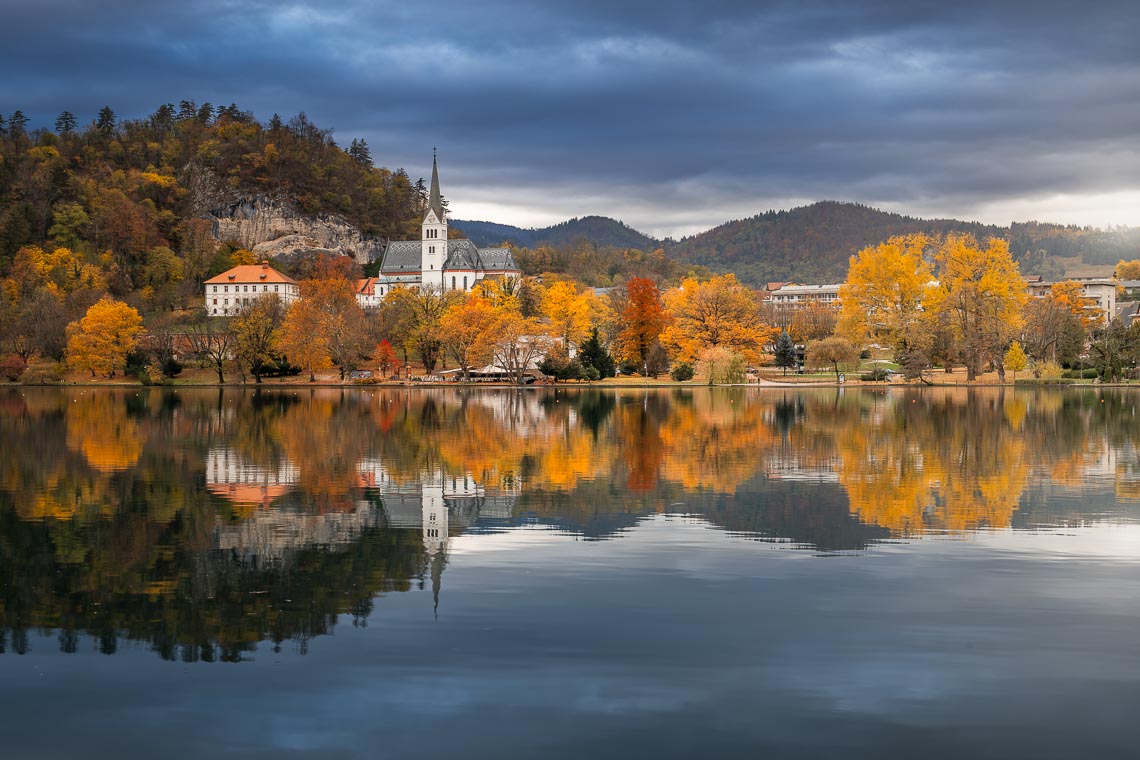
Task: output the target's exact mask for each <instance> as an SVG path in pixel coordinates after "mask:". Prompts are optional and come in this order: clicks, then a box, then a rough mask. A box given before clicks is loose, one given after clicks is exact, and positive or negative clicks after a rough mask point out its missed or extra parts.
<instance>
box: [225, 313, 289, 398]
mask: <svg viewBox="0 0 1140 760" xmlns="http://www.w3.org/2000/svg"><path fill="white" fill-rule="evenodd" d="M284 321H285V307H284V305H283V304H282V303H281V300H280V299H279V298H277V297H276V296H275V295H274V294H272V293H270V294H266V295H263V296H260V297H258V298H256V299H254V300H253V301H251V302H250V303H248V304H243V305H242V307H241V310H240V311H239V312H238V314H237V316H236V317H234V318H233V320H232V321H231V322H230V329H231V330H232V331H233V335H234V355H235V358H236V359H237V364H238V368H239V369H241V370H242V373H243V375H244V373H245V370H246V369H248V370H249V371H250V372H251V373H252V374H253V378H254V382H257V383H260V382H261V376H262V374H263V373H264V372H265V370H266V368H267V367H268V366H269V365H271V364H273V363H274V362H276V361H277V357H278V355H279V353H280V345H279V339H280V328H281V324H282V323H283V322H284Z"/></svg>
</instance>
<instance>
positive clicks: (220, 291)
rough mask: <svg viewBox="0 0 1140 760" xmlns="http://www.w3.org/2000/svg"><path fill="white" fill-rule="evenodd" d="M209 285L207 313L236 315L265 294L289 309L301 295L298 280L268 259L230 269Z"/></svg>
mask: <svg viewBox="0 0 1140 760" xmlns="http://www.w3.org/2000/svg"><path fill="white" fill-rule="evenodd" d="M205 287H206V313H207V314H209V315H210V316H217V317H232V316H234V315H235V314H237V313H238V312H239V311H240V310H241V308H242V307H243V306H245V305H247V304H250V303H253V302H254V301H256V300H257V299H258V298H260V297H261V296H264V295H274V296H276V297H277V298H279V299H281V301H282V302H283V303H284V304H285V306H286V308H288V307H289V306H290V305H291V304H292V303H293V302H294V301H296V300H297V299H298V298H300V297H301V289H300V287H299V286H298V285H297V281H296V280H294V279H293V278H291V277H286V276H285V275H283V274H281V273H280V272H278V271H277V270H276V269H274V268H273V267H271V266H269V262H268V261H263V262H261V263H260V264H243V265H240V266H236V267H234V268H233V269H228V270H226V271H225V272H222V273H221V274H219V275H217V276H216V277H211V278H210V279H208V280H206V282H205Z"/></svg>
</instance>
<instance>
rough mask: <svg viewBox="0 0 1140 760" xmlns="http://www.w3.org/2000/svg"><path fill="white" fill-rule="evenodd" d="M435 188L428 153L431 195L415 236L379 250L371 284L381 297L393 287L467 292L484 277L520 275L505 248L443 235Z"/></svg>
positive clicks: (434, 171) (436, 174)
mask: <svg viewBox="0 0 1140 760" xmlns="http://www.w3.org/2000/svg"><path fill="white" fill-rule="evenodd" d="M441 198H442V196H441V195H440V192H439V168H438V166H437V162H436V158H435V155H434V152H433V155H432V161H431V194H430V196H429V199H428V209H427V214H426V215H425V216H424V221H423V225H422V228H421V233H420V239H419V240H393V241H390V242H389V243H388V246H387V247H386V248H385V249H384V258H383V260H382V261H381V264H380V277H379V278H377V281H376V285H375V287H376V289H377V290H378V291H379V296H380V297H381V298H383V297H384V296H385V295H387V294H388V293H390V292H391V290H392V288H394V287H399V286H402V287H406V288H410V287H416V288H422V287H430V288H434V289H436V290H439V291H441V292H442V291H446V290H462V291H470V290H471V289H472V288H474V287H475V283H477V282H479V281H481V280H485V279H487V278H489V277H518V276H520V275H521V274H522V272H521V270H519V268H518V265H516V264H515V259H514V257H513V256H512V255H511V251H510V249H509V248H479V247H478V246H476V245H475V244H474V243H472V242H471V241H470V240H464V239H457V240H448V238H447V212H446V211H445V210H444V208H443V203H442V200H441Z"/></svg>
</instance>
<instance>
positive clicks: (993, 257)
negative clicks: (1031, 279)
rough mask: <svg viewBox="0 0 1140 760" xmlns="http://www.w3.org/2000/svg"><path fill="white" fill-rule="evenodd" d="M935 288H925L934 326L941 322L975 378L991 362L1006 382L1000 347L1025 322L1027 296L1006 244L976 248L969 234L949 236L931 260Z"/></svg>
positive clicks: (995, 241) (996, 242) (969, 376)
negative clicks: (952, 337) (934, 262)
mask: <svg viewBox="0 0 1140 760" xmlns="http://www.w3.org/2000/svg"><path fill="white" fill-rule="evenodd" d="M935 261H936V264H937V268H938V272H937V274H938V285H937V286H935V287H931V288H929V289H928V291H927V294H926V301H925V303H924V309H925V311H924V313H925V315H927V318H928V319H929V320H930V321H931V322H933V321H936V320H938V319H941V318H945V320H946V322H947V323H948V324H949V326H950V328H951V330H952V331H953V334H954V339H955V341H956V343H957V344H958V347H959V348H960V350H961V354H962V357H963V359H964V360H965V364H966V377H967V379H968V380H974V379H976V378H977V376H978V372H979V371H980V369H981V367H982V365H983V364H985V363H986V362H988V361H993V362H994V363H995V364H996V365H997V369H998V376H999V377H1000V378H1001V379H1002V380H1004V379H1005V365H1004V364H1003V363H1002V359H1003V356H1002V348H1003V347H1004V346H1005V345H1007V344H1008V343H1009V341H1010V339H1011V338H1013V336H1014V335H1016V334H1017V331H1018V330H1019V329H1020V328H1021V326H1022V324H1023V317H1022V307H1024V306H1025V302H1026V300H1027V299H1028V298H1029V294H1028V293H1027V292H1026V288H1025V282H1024V281H1023V280H1022V279H1021V273H1020V272H1019V271H1018V268H1017V262H1015V261H1014V260H1013V257H1011V256H1010V255H1009V243H1007V242H1006V241H1004V240H998V239H996V238H991V239H990V240H989V241H987V243H986V245H985V246H984V247H983V246H979V245H978V243H977V241H976V240H975V239H974V238H973V236H971V235H949V236H947V238H946V239H945V240H944V241H943V243H942V245H941V246H940V247H939V249H938V252H937V254H936V256H935Z"/></svg>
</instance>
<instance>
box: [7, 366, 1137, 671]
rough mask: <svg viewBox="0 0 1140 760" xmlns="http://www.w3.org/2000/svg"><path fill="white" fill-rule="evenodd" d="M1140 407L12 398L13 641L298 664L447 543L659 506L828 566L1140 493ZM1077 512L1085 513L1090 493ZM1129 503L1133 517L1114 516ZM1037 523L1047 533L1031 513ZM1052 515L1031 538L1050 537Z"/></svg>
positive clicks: (1046, 400)
mask: <svg viewBox="0 0 1140 760" xmlns="http://www.w3.org/2000/svg"><path fill="white" fill-rule="evenodd" d="M1138 398H1140V396H1137V395H1136V394H1133V393H1131V392H1127V391H1121V392H1099V393H1097V392H1091V391H1075V390H1074V391H1047V392H1046V391H1042V392H1023V391H1020V390H1019V391H1016V392H1015V391H1011V390H999V389H992V390H971V389H963V388H946V389H923V390H907V389H895V390H891V391H886V390H883V391H864V392H858V391H856V392H850V391H838V392H837V391H835V390H820V391H804V392H799V391H793V390H788V391H784V390H780V391H773V390H759V389H746V388H733V389H705V388H692V389H689V388H683V389H669V390H640V389H639V390H621V391H609V390H606V391H603V390H591V389H585V390H580V391H579V390H561V389H558V390H538V389H527V390H521V391H520V390H512V389H494V390H492V389H487V390H466V389H448V390H440V389H416V390H411V389H372V390H355V389H352V390H349V389H345V390H339V389H336V390H332V389H319V390H317V389H298V390H284V389H283V390H277V391H268V390H265V391H260V392H257V393H244V392H238V391H232V390H224V391H210V390H201V391H199V390H180V391H177V392H175V391H157V390H156V391H146V390H118V389H114V390H113V389H94V390H92V389H88V390H84V391H69V390H52V389H12V390H5V391H3V392H2V393H0V450H3V452H4V457H3V461H2V462H0V577H2V578H6V579H8V582H7V583H5V584H4V585H3V590H2V594H3V596H2V597H0V650H12V651H15V652H20V651H23V650H24V649H25V648H26V647H27V640H28V635H27V632H28V631H29V630H31V629H45V630H54V631H56V632H57V633H58V638H59V645H60V648H61V649H62V650H64V651H74V650H75V649H76V648H77V647H78V646H79V642H80V641H81V639H82V638H83V637H93V638H94V639H95V640H96V642H97V646H98V648H99V649H100V650H101V651H104V652H108V653H110V652H114V651H115V650H116V648H117V647H118V646H119V642H120V641H121V640H124V639H126V640H132V641H140V642H146V643H147V644H149V645H150V646H151V647H153V648H154V650H155V651H156V652H158V653H159V654H160V655H161V656H162V657H164V658H168V659H182V660H188V661H194V660H206V661H210V660H238V659H241V658H242V657H243V656H244V655H245V654H246V653H248V652H250V651H252V650H253V649H254V648H255V646H256V645H257V644H258V643H259V642H261V641H271V642H273V643H274V646H275V647H280V646H281V645H282V644H283V643H284V642H287V641H290V642H295V645H296V647H297V648H298V649H300V650H301V651H304V649H305V647H306V645H307V642H308V641H309V640H310V639H311V638H313V637H314V636H319V635H321V634H325V633H328V632H329V631H330V630H331V629H332V627H333V625H334V624H335V622H336V621H337V619H338V617H339V616H341V615H346V616H348V617H349V618H350V619H351V621H352V622H353V624H356V625H364V624H365V623H366V621H367V619H368V617H369V615H370V614H371V612H372V610H373V605H374V604H375V603H376V600H377V599H378V598H379V597H382V596H383V595H384V594H385V593H389V592H396V591H405V590H408V589H411V588H413V587H416V586H426V585H427V584H431V585H432V586H433V587H434V589H435V592H436V594H437V600H438V593H439V589H440V584H441V582H442V575H441V574H442V573H443V570H444V567H445V566H446V562H447V547H448V541H449V537H453V536H454V535H455V534H457V533H460V532H463V531H465V530H467V529H469V528H471V527H473V526H478V527H480V528H481V529H483V530H500V529H507V528H509V527H510V526H513V525H519V524H534V523H538V524H542V525H549V526H553V527H556V528H558V529H560V530H565V531H572V532H575V533H578V534H580V535H583V536H587V537H593V538H608V537H617V536H620V533H621V531H623V530H625V529H627V528H629V527H631V526H633V525H635V524H636V523H637V522H638V521H639V520H642V519H645V518H646V517H648V516H650V515H653V514H657V513H680V514H687V515H696V516H699V517H700V518H702V519H703V520H705V521H707V522H708V523H709V524H711V525H714V526H717V527H718V528H720V529H723V530H725V531H728V532H730V533H732V534H734V535H737V536H741V537H745V538H751V539H759V540H766V541H781V542H787V543H789V545H791V546H802V547H806V548H809V549H812V550H816V551H843V550H852V549H865V548H867V547H869V546H872V545H873V544H874V543H875V542H876V541H879V540H882V539H886V538H891V537H895V538H898V537H911V536H918V535H921V534H924V533H928V532H938V533H961V532H969V531H976V530H983V529H1006V528H1010V527H1022V526H1029V527H1032V526H1034V525H1037V524H1039V522H1041V521H1044V522H1048V523H1050V524H1057V523H1063V522H1065V521H1067V520H1081V519H1085V515H1083V514H1081V513H1079V512H1077V513H1073V514H1058V513H1057V512H1056V507H1048V508H1046V507H1043V506H1042V504H1044V500H1041V499H1037V498H1035V497H1034V494H1035V493H1036V490H1039V489H1040V488H1044V487H1048V488H1053V489H1072V490H1074V491H1077V490H1083V491H1087V489H1089V488H1091V487H1095V488H1102V489H1104V490H1105V491H1106V492H1107V493H1109V494H1111V496H1112V499H1110V500H1109V501H1110V502H1111V503H1112V504H1114V505H1116V507H1115V508H1116V509H1121V508H1125V509H1127V504H1128V501H1129V500H1133V499H1135V498H1136V497H1137V496H1140V466H1138V463H1137V456H1136V451H1137V449H1136V444H1137V429H1138V428H1137V425H1136V417H1135V406H1136V400H1137V399H1138ZM1073 503H1079V502H1076V500H1074V501H1073ZM1120 504H1124V505H1125V506H1124V507H1120V506H1119V505H1120ZM1035 514H1039V519H1038V518H1034V515H1035ZM1035 520H1036V521H1035Z"/></svg>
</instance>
